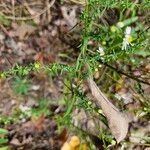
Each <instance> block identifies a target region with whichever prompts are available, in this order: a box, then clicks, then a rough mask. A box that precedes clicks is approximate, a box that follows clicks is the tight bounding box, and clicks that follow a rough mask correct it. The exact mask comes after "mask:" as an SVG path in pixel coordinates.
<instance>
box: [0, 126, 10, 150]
mask: <svg viewBox="0 0 150 150" xmlns="http://www.w3.org/2000/svg"><path fill="white" fill-rule="evenodd" d="M7 133H8V131H7V130H5V129H3V128H0V145H3V144H6V143H7V142H8V139H7V138H5V135H6V134H7ZM2 148H4V147H1V148H0V149H2Z"/></svg>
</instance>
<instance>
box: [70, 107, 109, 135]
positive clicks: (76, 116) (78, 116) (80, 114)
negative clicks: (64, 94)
mask: <svg viewBox="0 0 150 150" xmlns="http://www.w3.org/2000/svg"><path fill="white" fill-rule="evenodd" d="M71 117H72V123H73V124H74V126H76V127H78V128H80V129H82V130H83V131H86V132H87V133H89V134H92V135H95V136H97V133H98V132H99V129H106V126H105V124H104V123H103V122H102V121H101V120H100V119H99V116H98V115H96V114H92V113H89V112H86V111H85V110H84V109H82V108H81V109H79V108H76V109H75V110H74V111H73V112H72V115H71Z"/></svg>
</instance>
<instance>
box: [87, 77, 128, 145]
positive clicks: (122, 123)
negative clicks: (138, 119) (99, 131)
mask: <svg viewBox="0 0 150 150" xmlns="http://www.w3.org/2000/svg"><path fill="white" fill-rule="evenodd" d="M88 83H89V86H90V89H91V92H92V95H93V96H94V98H95V102H96V104H97V105H98V106H100V107H101V108H102V110H103V113H104V114H105V116H106V118H107V120H108V125H109V128H110V130H111V132H112V134H113V136H114V137H115V139H116V140H117V142H118V143H119V142H120V141H122V140H123V139H124V138H125V137H126V135H127V132H128V126H129V120H128V118H127V116H126V115H125V114H123V113H122V112H120V111H119V110H118V109H117V108H116V107H115V106H114V105H113V104H112V103H111V102H110V101H109V100H108V99H107V98H106V96H105V95H104V94H103V93H102V92H101V90H100V89H99V88H98V86H97V85H96V83H95V82H94V81H93V79H92V77H89V79H88Z"/></svg>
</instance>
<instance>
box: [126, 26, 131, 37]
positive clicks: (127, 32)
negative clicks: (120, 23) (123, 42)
mask: <svg viewBox="0 0 150 150" xmlns="http://www.w3.org/2000/svg"><path fill="white" fill-rule="evenodd" d="M125 34H127V35H129V34H131V27H126V30H125Z"/></svg>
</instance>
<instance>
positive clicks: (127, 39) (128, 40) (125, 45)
mask: <svg viewBox="0 0 150 150" xmlns="http://www.w3.org/2000/svg"><path fill="white" fill-rule="evenodd" d="M131 30H132V29H131V27H127V28H126V29H125V37H124V38H123V43H122V50H126V49H127V48H128V47H129V46H130V45H131V46H132V44H131V42H132V41H133V38H132V36H131Z"/></svg>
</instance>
